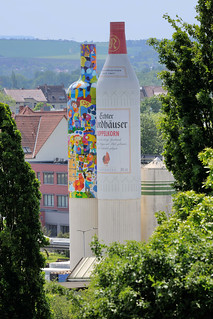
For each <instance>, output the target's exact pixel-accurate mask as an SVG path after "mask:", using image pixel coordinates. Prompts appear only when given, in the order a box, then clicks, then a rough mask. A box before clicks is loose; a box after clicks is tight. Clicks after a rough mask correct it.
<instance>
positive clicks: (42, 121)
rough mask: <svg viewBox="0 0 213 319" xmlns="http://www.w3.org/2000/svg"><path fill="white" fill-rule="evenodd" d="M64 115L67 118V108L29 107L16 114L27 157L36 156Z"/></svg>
mask: <svg viewBox="0 0 213 319" xmlns="http://www.w3.org/2000/svg"><path fill="white" fill-rule="evenodd" d="M63 117H65V118H67V115H66V110H62V111H50V112H44V111H39V112H35V111H33V110H31V109H30V108H29V107H25V108H23V109H22V110H21V113H19V114H17V115H15V116H14V118H15V121H16V124H17V128H18V129H19V130H20V132H21V136H22V147H23V148H24V149H25V151H26V152H25V158H28V159H29V158H35V157H36V154H37V153H38V152H39V150H40V149H41V148H42V146H43V145H44V143H45V142H46V141H47V140H48V138H49V137H50V135H51V134H52V133H53V132H54V130H55V129H56V127H57V126H58V124H59V123H60V121H61V120H62V119H63Z"/></svg>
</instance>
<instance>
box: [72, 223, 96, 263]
mask: <svg viewBox="0 0 213 319" xmlns="http://www.w3.org/2000/svg"><path fill="white" fill-rule="evenodd" d="M94 229H98V228H96V227H93V228H89V229H86V230H82V229H77V231H80V232H82V234H83V246H84V257H85V256H86V243H85V234H86V233H87V232H88V231H91V230H94Z"/></svg>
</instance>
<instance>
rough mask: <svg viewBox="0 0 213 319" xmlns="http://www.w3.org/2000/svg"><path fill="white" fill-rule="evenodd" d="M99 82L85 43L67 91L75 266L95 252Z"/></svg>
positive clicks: (90, 49)
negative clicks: (77, 74)
mask: <svg viewBox="0 0 213 319" xmlns="http://www.w3.org/2000/svg"><path fill="white" fill-rule="evenodd" d="M96 82H97V76H96V47H95V45H94V44H82V45H81V75H80V78H79V80H78V81H77V82H74V83H73V84H71V85H70V87H69V89H68V92H67V96H68V104H67V108H68V110H67V112H68V188H69V221H70V222H69V224H70V264H71V269H72V268H73V267H74V266H76V264H77V263H78V262H79V260H80V259H81V258H82V257H88V256H91V255H92V253H91V250H90V246H89V243H90V242H91V239H92V236H94V234H95V232H97V231H96V230H97V218H98V213H97V152H96Z"/></svg>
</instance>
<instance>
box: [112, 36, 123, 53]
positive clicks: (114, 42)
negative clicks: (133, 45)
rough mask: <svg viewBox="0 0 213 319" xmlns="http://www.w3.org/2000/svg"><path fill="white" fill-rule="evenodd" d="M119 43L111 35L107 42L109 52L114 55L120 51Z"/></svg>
mask: <svg viewBox="0 0 213 319" xmlns="http://www.w3.org/2000/svg"><path fill="white" fill-rule="evenodd" d="M120 46H121V41H120V39H119V37H117V35H115V34H112V35H111V37H110V40H109V52H110V53H111V54H112V53H115V52H117V51H118V50H119V49H120Z"/></svg>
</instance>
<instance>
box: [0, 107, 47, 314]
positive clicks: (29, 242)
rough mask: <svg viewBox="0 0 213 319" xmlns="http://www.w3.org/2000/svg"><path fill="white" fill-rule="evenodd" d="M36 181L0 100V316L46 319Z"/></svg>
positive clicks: (8, 113) (12, 123)
mask: <svg viewBox="0 0 213 319" xmlns="http://www.w3.org/2000/svg"><path fill="white" fill-rule="evenodd" d="M40 198H41V197H40V192H39V183H38V181H37V179H36V177H35V173H34V172H33V171H32V169H31V167H30V165H29V164H28V163H26V162H25V160H24V152H23V150H22V147H21V135H20V132H19V131H18V130H17V128H16V124H15V121H14V120H13V119H12V118H11V112H10V110H9V107H8V105H4V104H2V103H0V313H1V317H2V318H18V319H22V318H23V319H24V318H32V319H33V318H39V319H44V318H49V315H50V314H49V306H48V303H47V300H46V297H45V293H44V288H43V285H44V277H43V274H42V273H41V268H42V267H43V266H44V258H43V256H42V255H41V253H40V249H41V247H43V246H44V245H45V244H46V240H45V237H44V236H43V233H42V230H41V224H40V221H39V205H40Z"/></svg>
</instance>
